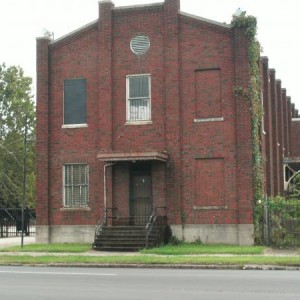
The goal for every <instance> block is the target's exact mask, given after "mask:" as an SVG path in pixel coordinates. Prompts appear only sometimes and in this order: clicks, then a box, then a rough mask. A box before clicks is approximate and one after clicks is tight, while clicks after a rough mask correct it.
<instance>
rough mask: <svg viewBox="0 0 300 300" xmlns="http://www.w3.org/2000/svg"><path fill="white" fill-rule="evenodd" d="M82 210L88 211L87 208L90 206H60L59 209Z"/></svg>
mask: <svg viewBox="0 0 300 300" xmlns="http://www.w3.org/2000/svg"><path fill="white" fill-rule="evenodd" d="M83 210H86V211H89V210H91V208H90V207H88V206H83V207H61V208H60V211H83Z"/></svg>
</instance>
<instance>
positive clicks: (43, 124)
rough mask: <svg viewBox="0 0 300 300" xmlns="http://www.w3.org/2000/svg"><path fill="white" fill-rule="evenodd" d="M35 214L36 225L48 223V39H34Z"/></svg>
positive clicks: (46, 224)
mask: <svg viewBox="0 0 300 300" xmlns="http://www.w3.org/2000/svg"><path fill="white" fill-rule="evenodd" d="M36 52H37V58H36V72H37V94H36V114H37V126H36V155H37V160H36V216H37V225H38V226H48V225H49V180H48V177H49V162H48V160H49V145H48V136H49V124H48V119H49V88H48V86H49V39H48V38H46V37H41V38H37V39H36Z"/></svg>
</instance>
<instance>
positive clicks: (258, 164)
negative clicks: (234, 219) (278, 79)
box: [232, 16, 264, 240]
mask: <svg viewBox="0 0 300 300" xmlns="http://www.w3.org/2000/svg"><path fill="white" fill-rule="evenodd" d="M232 25H233V27H237V28H245V35H246V37H247V38H248V41H249V48H248V60H249V72H250V74H249V75H250V79H249V85H248V88H247V89H243V88H241V87H235V88H234V94H235V95H236V96H239V95H242V96H244V97H245V98H246V99H247V100H248V101H249V102H250V104H251V113H252V147H253V168H254V176H253V180H254V201H255V205H254V226H255V235H256V240H258V239H259V237H258V236H257V233H258V232H257V228H258V227H259V226H258V225H259V224H258V223H259V222H260V221H259V220H260V212H261V210H260V208H259V207H260V206H261V205H260V203H261V201H262V199H263V176H264V175H263V159H262V153H261V126H262V124H261V122H262V118H263V106H262V101H261V78H260V70H259V59H260V50H261V48H260V44H259V42H258V41H257V39H256V33H257V22H256V18H255V17H253V16H241V17H236V18H234V19H233V21H232Z"/></svg>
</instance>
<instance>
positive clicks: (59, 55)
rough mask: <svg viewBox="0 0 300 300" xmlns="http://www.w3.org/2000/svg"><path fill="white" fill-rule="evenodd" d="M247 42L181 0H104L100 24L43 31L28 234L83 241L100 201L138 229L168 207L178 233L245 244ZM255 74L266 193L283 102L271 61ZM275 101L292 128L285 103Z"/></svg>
mask: <svg viewBox="0 0 300 300" xmlns="http://www.w3.org/2000/svg"><path fill="white" fill-rule="evenodd" d="M247 46H248V40H247V38H246V36H245V32H244V30H243V28H234V27H232V26H231V25H226V24H221V23H217V22H214V21H210V20H206V19H203V18H200V17H196V16H192V15H189V14H186V13H183V12H181V11H180V1H179V0H165V1H164V3H157V4H152V5H143V6H130V7H114V4H113V3H112V2H111V1H101V2H99V19H98V20H96V21H94V22H92V23H90V24H88V25H87V26H85V27H83V28H80V29H78V30H76V31H74V32H72V33H70V34H69V35H67V36H65V37H62V38H60V39H57V40H54V41H50V40H49V39H47V38H38V39H37V120H38V123H37V156H38V158H37V240H38V241H41V242H57V241H60V242H70V241H84V242H92V241H93V235H94V229H95V225H96V224H97V222H98V221H99V220H100V219H101V218H103V216H104V211H105V209H107V208H112V207H114V208H116V209H117V214H118V215H119V216H128V217H129V216H130V217H132V218H133V220H134V221H133V222H135V223H139V222H141V223H143V221H142V219H141V217H148V216H149V214H151V212H152V210H153V209H155V208H157V207H165V208H166V213H167V217H168V224H169V225H170V226H171V230H172V234H173V235H175V236H177V237H178V238H180V239H182V238H184V239H186V240H188V241H192V240H196V239H201V240H202V241H203V242H205V243H213V242H224V243H234V244H252V243H253V241H254V237H253V232H254V228H253V206H254V200H253V199H254V183H253V176H254V174H253V153H252V131H251V119H252V116H251V109H250V104H249V102H247V101H246V99H244V97H243V96H238V97H237V96H236V95H234V92H233V91H234V87H236V86H241V87H244V88H246V87H247V85H248V82H249V63H248V52H247V51H248V47H247ZM261 70H262V73H263V71H264V72H266V73H265V77H263V78H264V79H263V82H264V83H266V85H265V86H264V85H263V84H262V86H263V88H262V90H263V93H264V94H263V99H264V108H265V110H267V111H268V112H269V114H265V116H264V123H265V124H267V125H265V128H264V131H265V135H266V136H265V137H263V139H262V140H263V147H262V151H263V152H264V155H265V160H266V162H268V163H266V164H265V173H266V174H267V176H266V182H265V189H266V192H268V193H269V194H270V195H274V194H278V193H280V191H281V192H282V191H283V187H281V186H280V184H279V182H282V184H283V179H282V178H281V177H282V174H283V171H282V172H281V170H282V169H281V168H283V167H281V166H282V160H283V156H282V155H280V154H279V152H278V151H281V153H282V151H283V150H282V149H283V148H282V149H281V148H280V149H281V150H280V149H279V150H278V151H277V150H276V151H277V152H276V151H273V149H274V147H275V148H276V149H277V148H278V147H277V144H276V145H275V143H277V139H278V138H279V135H278V133H276V134H277V135H275V137H274V138H273V139H272V138H271V137H272V133H273V132H274V130H273V129H272V124H277V123H278V122H277V121H276V120H277V119H275V117H276V118H277V117H278V115H279V114H278V111H279V112H281V111H282V110H278V111H276V107H277V106H276V107H275V105H273V103H274V101H275V100H274V99H275V98H274V99H273V98H272V97H271V94H272V88H273V87H274V89H275V88H276V84H275V85H274V84H273V85H272V80H273V81H274V80H275V79H274V78H273V77H274V76H273V75H274V72H273V73H272V70H271V71H270V70H269V69H268V66H267V59H266V58H263V59H262V62H261ZM272 76H273V77H272ZM277 88H278V91H277V92H276V94H277V95H278V94H279V93H280V94H281V90H282V89H281V86H279V83H278V84H277ZM274 97H275V96H274ZM277 98H278V97H277ZM277 98H276V99H277ZM280 101H281V102H280V103H284V104H285V103H289V106H287V104H286V106H285V107H286V110H285V118H286V119H282V122H285V123H286V124H291V122H290V121H289V120H291V113H290V110H291V101H290V99H289V98H288V97H286V94H284V96H283V97H280ZM276 103H279V102H278V101H277V102H276ZM272 108H273V109H274V116H275V117H273V119H272ZM268 118H270V119H268ZM280 120H281V119H280ZM276 122H277V123H276ZM285 123H284V124H285ZM280 124H283V123H280ZM276 126H277V125H276ZM281 126H282V125H281ZM282 128H283V127H282ZM289 130H291V125H289V127H287V128H286V131H285V132H283V130H282V131H281V133H282V134H281V135H280V139H281V140H282V141H283V142H282V143H281V147H284V146H283V145H284V137H285V138H286V140H285V143H286V145H287V144H288V145H290V140H291V135H287V133H288V132H290V131H289ZM269 137H270V138H271V139H270V138H269ZM270 143H271V144H270ZM272 143H273V144H272ZM285 149H290V148H285ZM285 151H289V150H285ZM274 152H276V156H275V153H274ZM287 156H288V155H287ZM270 157H272V159H271V160H269V158H270ZM274 168H277V169H276V170H277V172H274ZM275 173H276V176H275V177H274V176H273V174H275ZM280 176H281V177H280ZM274 178H275V179H274ZM274 180H275V181H276V188H275V187H274Z"/></svg>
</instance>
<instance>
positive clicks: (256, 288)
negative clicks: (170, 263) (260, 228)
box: [0, 266, 300, 300]
mask: <svg viewBox="0 0 300 300" xmlns="http://www.w3.org/2000/svg"><path fill="white" fill-rule="evenodd" d="M299 282H300V272H299V271H288V272H287V271H272V270H270V271H263V272H262V271H245V270H188V269H176V270H175V269H161V268H158V269H144V268H135V269H132V268H131V269H130V268H113V269H112V268H90V267H88V268H84V269H82V268H76V267H74V268H63V267H61V268H53V267H51V266H50V267H49V266H48V267H47V268H45V267H40V266H35V267H31V266H22V267H20V266H0V291H1V299H5V300H19V299H22V300H40V299H48V300H52V299H53V300H54V299H55V300H56V299H64V300H74V299H75V300H77V299H78V300H81V299H84V300H94V299H106V300H140V299H144V300H160V299H163V300H179V299H180V300H181V299H189V300H198V299H205V300H237V299H243V300H253V299H255V300H295V299H299V295H300V285H299Z"/></svg>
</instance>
